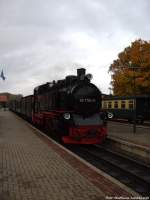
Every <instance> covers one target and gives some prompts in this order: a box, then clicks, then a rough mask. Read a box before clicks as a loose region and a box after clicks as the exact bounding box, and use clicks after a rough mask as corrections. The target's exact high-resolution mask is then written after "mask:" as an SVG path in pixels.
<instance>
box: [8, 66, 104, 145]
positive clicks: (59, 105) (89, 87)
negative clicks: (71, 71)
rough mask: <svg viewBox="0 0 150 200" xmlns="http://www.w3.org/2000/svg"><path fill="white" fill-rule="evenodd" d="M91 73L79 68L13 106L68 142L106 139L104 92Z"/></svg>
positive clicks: (18, 111)
mask: <svg viewBox="0 0 150 200" xmlns="http://www.w3.org/2000/svg"><path fill="white" fill-rule="evenodd" d="M91 77H92V76H91V74H87V75H86V74H85V69H83V68H81V69H78V70H77V76H67V77H66V78H65V79H63V80H58V81H57V82H55V81H53V82H48V83H46V84H43V85H40V86H38V87H36V88H35V89H34V94H33V96H27V97H23V98H22V99H21V100H20V102H12V103H11V106H10V107H11V109H12V110H13V111H15V112H17V113H19V114H21V115H22V116H24V117H25V118H27V119H28V120H30V121H32V123H34V124H35V125H37V126H40V127H42V128H44V129H45V130H46V132H47V133H48V134H49V135H52V137H55V139H57V140H59V141H62V142H64V143H74V144H96V143H102V142H103V140H104V139H105V138H106V134H107V131H106V130H107V129H106V123H105V115H104V113H103V112H102V111H101V92H100V91H99V89H98V88H97V87H96V86H95V85H94V84H92V83H90V80H91Z"/></svg>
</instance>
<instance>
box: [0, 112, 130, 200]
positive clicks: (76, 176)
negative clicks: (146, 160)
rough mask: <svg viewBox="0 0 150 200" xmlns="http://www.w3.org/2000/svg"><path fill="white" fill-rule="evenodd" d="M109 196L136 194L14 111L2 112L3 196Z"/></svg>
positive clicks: (40, 199)
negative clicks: (99, 171)
mask: <svg viewBox="0 0 150 200" xmlns="http://www.w3.org/2000/svg"><path fill="white" fill-rule="evenodd" d="M132 194H133V193H132ZM110 196H111V197H112V196H125V197H127V196H133V195H131V193H128V192H127V191H126V190H124V188H123V186H117V185H116V184H115V183H114V182H111V181H110V180H108V179H107V177H106V176H102V174H99V173H97V172H96V171H92V170H91V168H90V167H88V166H85V164H84V163H82V162H80V161H79V160H78V159H76V158H73V157H72V156H71V155H69V154H68V153H67V152H66V151H65V150H62V149H61V148H60V147H59V146H58V145H56V144H55V143H53V142H50V141H48V140H47V139H45V137H43V136H41V135H40V134H38V133H37V131H36V130H35V129H34V128H32V127H30V125H28V124H27V123H26V122H25V121H23V120H22V119H20V118H19V117H17V116H16V115H14V114H13V113H11V112H9V111H5V112H4V111H1V112H0V200H101V199H108V198H109V197H110Z"/></svg>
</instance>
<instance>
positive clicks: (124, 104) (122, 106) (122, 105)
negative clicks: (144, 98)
mask: <svg viewBox="0 0 150 200" xmlns="http://www.w3.org/2000/svg"><path fill="white" fill-rule="evenodd" d="M121 108H122V109H125V108H126V102H125V101H121Z"/></svg>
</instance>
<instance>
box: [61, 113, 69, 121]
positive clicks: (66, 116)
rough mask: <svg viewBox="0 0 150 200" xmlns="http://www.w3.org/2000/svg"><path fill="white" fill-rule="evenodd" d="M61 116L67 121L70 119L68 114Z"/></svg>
mask: <svg viewBox="0 0 150 200" xmlns="http://www.w3.org/2000/svg"><path fill="white" fill-rule="evenodd" d="M63 116H64V118H65V119H67V120H68V119H70V117H71V116H70V113H64V115H63Z"/></svg>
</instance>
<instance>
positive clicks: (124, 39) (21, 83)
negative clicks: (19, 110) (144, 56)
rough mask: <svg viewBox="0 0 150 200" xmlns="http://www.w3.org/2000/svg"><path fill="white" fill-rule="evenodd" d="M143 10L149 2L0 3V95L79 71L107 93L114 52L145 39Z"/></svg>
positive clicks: (147, 15) (149, 32) (149, 34)
mask: <svg viewBox="0 0 150 200" xmlns="http://www.w3.org/2000/svg"><path fill="white" fill-rule="evenodd" d="M149 10H150V1H149V0H134V1H131V0H0V71H1V69H3V71H4V74H5V76H6V80H5V81H3V80H0V92H11V93H22V94H23V95H29V94H32V91H33V88H34V87H35V86H37V85H39V84H42V83H45V82H49V81H52V80H58V79H63V78H64V77H65V76H66V75H69V74H76V69H77V68H78V67H80V66H83V67H85V68H86V69H87V72H88V73H92V74H93V82H94V83H95V84H96V85H97V86H98V87H99V88H100V89H101V91H102V92H103V93H109V90H108V88H109V87H110V85H109V83H110V74H108V69H109V66H110V64H111V63H112V62H113V60H114V59H116V58H117V55H118V53H119V52H120V51H122V50H123V49H124V48H125V47H126V46H129V45H130V44H131V42H133V41H134V40H135V39H138V38H142V39H144V40H149V39H150V26H149V19H150V12H149Z"/></svg>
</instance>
